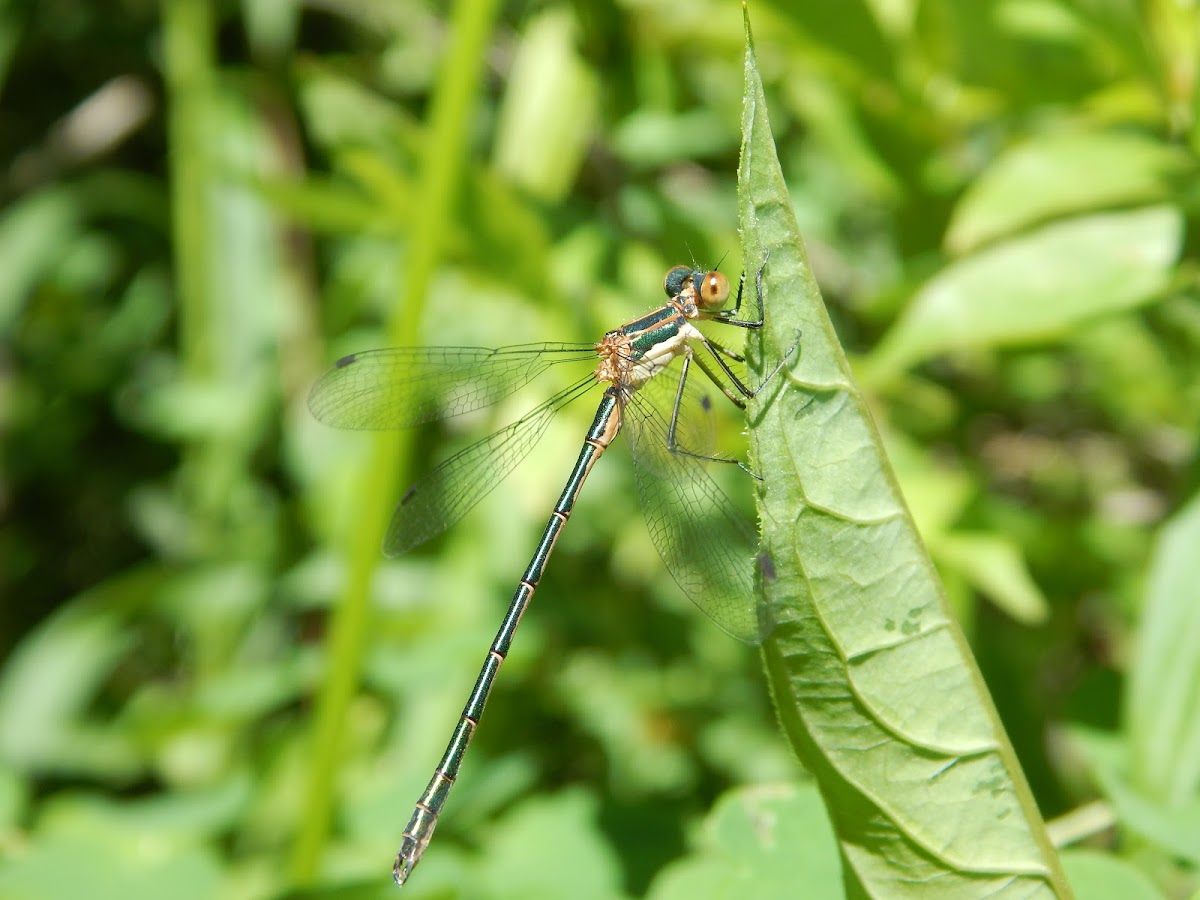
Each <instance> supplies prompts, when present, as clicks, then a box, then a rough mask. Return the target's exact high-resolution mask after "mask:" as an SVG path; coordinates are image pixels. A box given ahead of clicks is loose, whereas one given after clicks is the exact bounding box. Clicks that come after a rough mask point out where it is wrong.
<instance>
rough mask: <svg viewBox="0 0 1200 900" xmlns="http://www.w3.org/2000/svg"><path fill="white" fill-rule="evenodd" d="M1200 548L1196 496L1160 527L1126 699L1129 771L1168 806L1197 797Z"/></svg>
mask: <svg viewBox="0 0 1200 900" xmlns="http://www.w3.org/2000/svg"><path fill="white" fill-rule="evenodd" d="M1198 548H1200V495H1197V496H1194V497H1192V499H1191V500H1190V501H1189V502H1188V504H1187V505H1186V506H1184V507H1183V508H1182V509H1181V510H1180V511H1179V512H1178V513H1177V514H1176V515H1175V516H1174V517H1173V518H1172V519H1171V520H1170V521H1169V522H1168V523H1167V524H1166V525H1165V526H1164V527H1163V528H1162V530H1161V532H1160V533H1159V538H1158V543H1157V546H1156V548H1155V551H1154V556H1153V559H1152V560H1151V563H1150V572H1149V576H1148V583H1147V585H1146V597H1145V601H1144V603H1143V606H1142V611H1141V623H1140V627H1139V628H1138V631H1137V645H1136V651H1135V656H1134V665H1133V668H1132V671H1131V672H1130V673H1129V687H1128V691H1127V693H1126V698H1125V703H1124V707H1125V708H1124V716H1125V733H1126V735H1127V736H1128V740H1129V754H1130V768H1131V771H1130V778H1131V779H1132V781H1133V783H1134V784H1135V785H1137V787H1138V789H1139V790H1141V791H1142V792H1144V793H1145V794H1147V795H1148V796H1150V797H1154V798H1156V799H1157V800H1158V801H1160V802H1161V803H1163V804H1164V805H1167V806H1175V805H1177V804H1180V803H1186V802H1189V801H1190V802H1192V803H1197V802H1200V796H1198V795H1200V690H1198V686H1200V553H1198V552H1197V549H1198ZM1196 846H1197V847H1200V840H1198V841H1197V844H1196Z"/></svg>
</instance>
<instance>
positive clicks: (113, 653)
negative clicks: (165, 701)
mask: <svg viewBox="0 0 1200 900" xmlns="http://www.w3.org/2000/svg"><path fill="white" fill-rule="evenodd" d="M167 579H168V576H167V574H166V573H165V572H164V571H163V570H161V569H158V568H153V567H152V568H146V569H135V570H132V571H130V572H129V573H127V574H125V575H122V576H118V577H115V578H113V579H111V580H110V581H108V582H107V583H105V584H102V585H97V586H96V587H94V588H92V589H91V590H90V591H88V592H87V593H86V594H84V595H82V596H80V597H78V598H76V600H75V602H74V603H72V604H70V605H68V606H64V607H63V608H62V609H61V610H60V611H59V612H58V613H57V614H55V615H53V616H51V617H50V618H48V619H47V620H46V621H45V622H43V623H42V625H41V626H40V627H39V628H38V629H37V630H36V631H35V632H33V633H31V634H30V635H29V636H28V637H26V639H25V641H24V642H22V644H21V646H20V647H19V648H18V649H17V651H16V652H14V653H13V654H12V655H11V656H9V657H8V659H7V660H6V661H5V665H4V668H3V671H2V672H0V758H3V759H4V761H5V762H6V763H7V764H8V765H10V766H14V767H16V768H19V769H23V770H34V771H47V770H55V769H59V768H62V767H69V768H74V767H76V766H78V765H80V764H83V763H84V762H85V760H86V763H87V765H88V767H89V768H90V769H94V770H96V771H107V772H109V773H112V774H122V773H126V772H128V771H129V770H130V768H131V767H132V766H134V765H135V764H136V756H135V755H134V754H133V752H132V750H133V748H132V746H130V745H129V744H128V743H126V741H128V740H129V738H130V737H131V736H128V737H125V738H124V739H121V738H119V737H118V736H117V734H116V733H114V734H112V735H111V737H110V738H108V739H105V740H103V741H102V740H100V737H101V736H100V735H98V734H95V733H89V732H88V731H85V730H84V729H85V727H87V723H88V720H89V713H90V707H91V704H92V702H93V700H94V699H95V696H96V694H97V693H98V691H99V688H100V686H101V685H102V684H103V683H104V682H105V681H106V680H107V679H108V678H109V677H110V676H111V674H112V669H113V667H114V665H115V664H116V663H117V661H118V660H119V659H120V658H121V657H122V656H123V655H124V654H125V653H126V652H127V651H128V649H129V644H130V635H129V634H128V632H127V631H126V628H125V625H126V622H127V619H128V617H129V615H130V614H131V613H132V612H133V611H134V610H136V609H137V608H138V607H139V606H142V605H145V604H147V603H148V602H149V600H150V598H152V597H153V596H154V595H155V594H156V592H157V591H159V590H161V588H162V587H163V585H164V584H165V583H166V581H167ZM85 735H86V739H87V740H90V741H91V743H90V744H85V743H82V742H83V741H84V740H85Z"/></svg>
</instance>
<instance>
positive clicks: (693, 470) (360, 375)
mask: <svg viewBox="0 0 1200 900" xmlns="http://www.w3.org/2000/svg"><path fill="white" fill-rule="evenodd" d="M765 268H766V260H765V259H764V261H763V264H762V266H761V267H760V268H759V270H758V272H757V273H756V276H755V279H754V286H755V296H756V299H757V302H758V315H757V318H753V319H743V318H739V314H740V311H741V305H742V288H743V287H744V285H745V277H744V276H743V278H742V280H741V282H739V285H738V292H737V300H736V302H735V304H734V307H733V309H731V310H725V309H722V307H724V306H725V304H726V303H727V302H728V300H729V293H730V291H729V281H728V279H726V277H725V276H724V275H722V274H721V273H720V272H717V271H711V272H705V271H701V270H698V269H695V268H693V267H690V266H676V267H674V268H673V269H671V270H670V271H669V272H667V275H666V278H665V280H664V282H663V288H664V290H665V291H666V293H667V297H668V298H669V299H668V300H667V303H666V305H665V306H663V307H662V308H661V309H658V310H656V311H655V312H652V313H649V314H647V315H644V316H642V317H641V318H638V319H634V320H633V321H632V322H629V323H628V324H626V325H622V326H621V327H620V328H617V329H615V330H613V331H610V332H608V334H606V335H605V336H604V338H603V340H601V341H600V342H599V343H597V344H526V345H521V346H515V347H506V348H503V349H500V350H489V349H485V348H478V347H425V348H397V349H391V350H371V351H368V352H365V353H354V354H351V355H350V356H346V357H344V358H342V359H340V360H338V362H337V363H336V364H335V365H334V367H333V368H332V369H331V370H330V371H329V372H327V373H326V374H325V375H324V376H323V377H322V378H321V380H320V381H318V382H317V384H316V385H315V386H314V387H313V390H312V394H311V395H310V396H309V407H310V408H311V409H312V412H313V414H314V415H315V416H316V417H317V418H318V419H320V420H321V421H322V422H326V423H328V424H330V425H335V426H338V427H341V428H366V429H384V428H402V427H407V426H411V425H417V424H419V423H422V422H429V421H432V420H435V419H439V418H443V417H447V416H454V415H459V414H461V413H465V412H468V411H470V410H475V409H480V408H482V407H485V406H489V405H491V404H493V403H495V402H497V401H498V400H500V399H502V398H504V397H506V396H509V395H510V394H512V393H513V392H514V391H516V390H517V389H519V388H520V387H521V386H522V385H525V384H527V383H529V381H530V380H531V379H533V378H534V377H535V376H537V375H538V374H540V373H542V372H544V371H545V370H546V369H548V368H549V367H550V366H553V365H556V364H559V363H567V362H584V361H586V362H589V363H591V364H592V365H594V366H595V368H594V370H593V371H592V372H590V373H589V374H587V375H586V376H585V377H583V378H581V379H580V380H578V381H576V382H575V383H574V384H572V385H570V386H569V387H567V388H566V389H564V390H562V391H560V392H559V393H557V394H555V395H554V396H553V397H551V398H550V399H549V400H546V401H545V402H544V403H542V404H540V405H539V406H537V407H535V408H534V409H532V410H531V411H530V412H529V413H527V414H526V415H524V416H522V417H521V418H520V419H519V420H517V421H516V422H514V423H513V424H511V425H509V426H507V427H506V428H502V429H500V430H499V431H497V432H495V433H494V434H492V435H489V436H488V437H486V438H484V439H483V440H481V441H479V442H478V443H475V444H472V445H471V446H469V447H467V448H466V449H465V450H462V451H461V452H459V453H457V454H455V455H454V456H451V457H450V458H449V459H447V460H446V461H445V462H443V463H442V464H441V465H439V466H438V467H437V468H435V469H433V470H432V471H431V472H429V473H428V474H427V475H425V476H424V477H423V478H422V479H421V480H419V481H418V482H417V483H416V484H414V485H413V486H412V487H411V488H410V489H409V490H408V492H407V493H405V494H404V497H403V498H402V499H401V500H400V503H399V505H398V506H397V508H396V512H395V515H394V516H393V517H392V521H391V524H390V525H389V527H388V531H387V535H386V537H385V538H384V547H383V549H384V552H385V553H387V554H388V555H390V556H395V555H398V554H401V553H404V552H405V551H407V550H409V549H411V548H413V547H415V546H417V545H418V544H420V543H422V542H424V541H427V540H429V539H430V538H432V537H434V536H435V535H437V534H440V533H441V532H442V531H444V530H446V529H447V528H449V527H450V526H451V525H453V524H454V523H455V522H457V521H458V520H459V519H460V518H462V516H463V515H464V514H465V513H466V512H467V511H468V510H469V509H470V508H471V507H472V506H474V505H475V504H476V503H478V502H479V501H480V500H481V499H482V498H483V496H484V495H485V494H487V492H488V491H490V490H491V489H492V488H493V487H495V486H496V484H497V483H498V482H499V481H500V480H501V479H502V478H503V477H504V476H505V475H507V474H508V473H509V472H510V471H511V470H512V468H513V467H514V466H515V465H516V464H517V463H518V462H520V461H521V460H522V459H523V458H524V457H525V456H526V455H527V454H528V453H529V451H530V449H532V447H533V445H534V444H535V443H537V441H538V439H539V438H540V437H541V436H542V434H543V432H544V431H545V430H546V426H547V425H548V424H549V422H550V420H551V419H552V418H553V417H554V415H555V413H557V412H558V411H559V410H560V409H562V408H563V407H564V406H565V405H567V404H568V403H570V402H571V401H572V400H574V399H576V398H577V397H579V396H580V395H582V394H583V393H585V392H586V391H587V390H588V389H589V388H590V387H592V386H593V385H596V384H598V383H599V384H604V385H606V387H605V389H604V395H603V397H602V398H601V400H600V406H599V408H598V409H597V410H596V415H595V418H594V419H593V420H592V425H591V427H590V428H589V429H588V432H587V437H586V438H585V439H584V443H583V448H582V450H581V451H580V453H579V458H578V459H577V460H576V462H575V466H574V468H573V469H572V470H571V474H570V475H569V476H568V478H567V483H566V486H565V487H564V488H563V491H562V495H561V496H560V497H559V499H558V502H557V503H556V504H555V505H554V509H553V511H552V512H551V514H550V519H549V521H548V522H547V523H546V528H545V531H543V533H542V538H541V541H539V543H538V546H537V550H536V551H535V552H534V554H533V558H532V559H531V560H530V562H529V566H528V567H527V568H526V569H525V574H524V575H522V576H521V581H520V583H519V584H518V585H517V589H516V592H515V593H514V594H513V598H512V601H511V602H510V603H509V606H508V611H507V612H506V613H505V616H504V621H503V623H502V624H501V625H500V630H499V631H498V632H497V633H496V637H495V639H494V640H493V641H492V646H491V647H490V648H489V650H488V654H487V658H486V659H485V660H484V663H483V668H482V669H481V670H480V672H479V677H478V679H477V680H476V682H475V687H474V688H473V689H472V691H471V695H470V697H469V699H468V700H467V704H466V707H465V708H464V709H463V711H462V715H461V717H460V718H459V720H458V724H457V725H456V726H455V728H454V733H453V735H452V736H451V738H450V742H449V744H448V745H447V747H446V751H445V754H444V755H443V756H442V760H441V762H440V763H438V766H437V769H436V770H435V771H434V773H433V777H432V779H431V780H430V782H429V785H428V787H426V789H425V793H423V794H422V795H421V798H420V799H419V800H418V801H417V804H416V808H415V809H414V810H413V814H412V818H411V819H410V820H409V822H408V826H407V827H406V828H405V829H404V835H403V839H402V842H401V845H400V852H399V854H398V855H397V857H396V864H395V866H394V867H393V870H392V872H393V875H394V877H395V879H396V882H397V883H398V884H403V883H404V881H405V879H407V878H408V876H409V875H410V874H411V872H412V870H413V868H414V867H415V866H416V864H417V863H418V862H419V861H420V859H421V854H422V853H424V852H425V848H426V847H427V846H428V845H429V840H430V838H431V837H432V836H433V830H434V828H435V827H436V825H437V820H438V815H439V814H440V813H441V810H442V807H443V805H444V804H445V802H446V798H447V796H448V795H449V793H450V788H451V787H452V786H453V784H454V780H455V778H456V777H457V776H458V772H459V767H460V766H461V764H462V759H463V755H464V754H465V752H466V749H467V744H468V743H469V742H470V740H471V736H472V735H473V734H474V732H475V729H476V727H478V724H479V718H480V716H481V715H482V713H483V707H484V704H485V703H486V702H487V699H488V695H489V694H490V693H491V690H492V684H493V682H494V680H495V678H496V673H497V672H498V671H499V669H500V664H501V663H502V662H503V661H504V658H505V656H506V655H507V654H508V651H509V647H510V645H511V643H512V639H513V634H514V633H515V632H516V630H517V625H518V624H519V623H520V621H521V616H522V615H523V614H524V613H525V610H526V608H527V607H528V606H529V601H530V599H531V598H532V597H533V592H534V591H535V590H536V589H537V585H538V582H539V581H540V580H541V577H542V572H543V571H544V569H545V566H546V561H547V560H548V559H549V558H550V553H551V552H552V551H553V549H554V543H555V541H556V540H557V539H558V535H559V532H560V531H561V530H562V528H563V526H564V525H565V524H566V522H567V518H568V517H569V516H570V515H571V510H572V508H573V507H574V505H575V500H576V498H577V497H578V495H579V490H580V488H581V487H582V486H583V481H584V479H585V478H587V475H588V473H589V472H590V471H591V469H592V466H593V465H594V464H595V462H596V460H597V459H599V458H600V454H602V453H603V452H604V451H605V449H607V447H608V445H609V444H610V443H611V442H612V440H613V438H614V437H616V434H617V432H618V431H619V430H621V429H624V431H625V433H626V434H627V435H628V436H629V438H630V444H631V446H632V450H633V457H634V460H635V463H636V464H635V467H634V470H635V473H636V482H637V488H638V495H639V497H640V500H641V503H642V509H643V512H644V513H645V516H646V521H647V523H648V524H649V526H650V535H651V537H652V539H653V541H654V545H655V547H657V549H658V552H659V553H660V554H661V556H662V558H663V561H664V562H665V563H666V565H667V568H668V569H669V570H670V572H671V574H672V575H673V576H674V578H675V580H676V581H677V582H678V583H679V586H680V587H681V588H682V589H683V591H684V593H686V594H687V595H688V596H689V597H690V598H691V599H692V600H693V601H694V602H695V603H696V605H697V606H699V607H700V608H701V609H702V610H704V611H705V612H706V613H707V614H708V615H709V616H711V617H712V618H713V620H714V621H715V622H716V623H717V624H718V625H719V626H720V627H721V628H723V629H724V630H725V631H727V632H728V633H729V634H731V635H733V636H734V637H736V638H738V639H739V640H742V641H746V642H747V643H757V642H759V641H760V640H762V638H763V637H764V636H765V635H766V632H767V631H768V630H769V628H770V625H771V623H770V621H769V617H768V616H766V615H765V614H764V613H763V611H762V610H761V609H760V608H759V605H758V604H757V603H756V601H755V591H754V587H753V566H754V544H755V540H754V534H753V531H752V530H751V528H750V526H749V524H748V523H747V522H746V521H745V519H744V518H743V517H742V516H741V515H740V514H739V513H738V512H737V510H736V508H735V507H734V505H733V503H732V502H731V501H730V500H729V498H728V497H727V496H726V495H725V494H724V492H723V491H722V490H721V489H720V488H719V487H718V486H717V485H716V483H715V482H714V481H713V480H712V478H711V477H710V476H709V475H708V473H707V472H706V471H705V465H704V464H705V463H706V462H724V463H736V460H733V459H730V458H727V457H717V456H711V455H709V453H708V452H707V449H706V448H704V447H701V446H697V445H695V444H693V443H692V442H691V441H690V440H689V438H690V436H691V435H692V434H694V433H697V432H696V429H690V430H689V427H688V417H687V414H686V411H685V410H686V408H687V407H688V406H689V404H692V403H697V404H699V403H702V402H703V401H702V400H701V399H700V398H699V397H698V395H697V393H696V390H695V387H694V385H692V384H691V383H690V382H689V380H688V378H689V374H690V372H691V367H692V365H695V366H697V367H698V368H699V369H700V371H701V372H703V373H704V374H705V375H706V376H707V377H708V379H709V380H710V381H712V383H713V384H715V385H716V386H717V387H718V388H719V389H720V390H721V392H722V393H724V394H725V395H726V396H727V397H728V398H729V399H730V400H732V401H733V402H734V403H735V404H737V405H738V406H741V407H744V406H745V402H746V400H747V399H749V398H751V397H754V396H755V395H756V394H757V393H758V391H760V390H761V389H762V387H763V386H765V385H766V384H767V382H768V381H770V379H771V377H773V376H774V375H775V374H776V373H777V372H778V371H779V369H780V368H782V366H783V363H784V362H785V361H786V358H787V357H786V356H785V358H784V361H781V362H780V364H779V365H778V366H776V368H775V370H774V371H773V372H771V374H770V375H769V376H768V377H767V379H766V380H764V381H763V383H762V384H761V385H759V386H758V387H757V388H750V387H748V386H747V385H746V384H745V383H744V382H743V381H742V380H741V378H739V377H738V375H737V374H736V373H735V371H734V369H733V368H731V366H730V362H734V363H741V362H743V359H742V357H741V356H740V355H739V354H737V353H735V352H734V351H732V350H729V349H727V348H725V347H723V346H721V345H720V344H719V343H717V342H716V341H713V340H712V339H710V338H707V337H705V335H704V334H702V333H701V332H700V331H699V330H698V329H697V328H696V327H695V326H694V325H693V324H692V322H693V321H709V322H714V323H719V324H722V325H729V326H734V327H737V328H744V329H754V328H759V327H761V326H762V323H763V304H762V275H763V270H764V269H765ZM693 348H697V349H700V350H703V353H697V352H696V350H694V349H693ZM794 349H795V346H793V348H792V350H794ZM790 353H791V351H789V354H788V355H790ZM676 358H679V359H680V360H681V365H680V370H679V376H678V380H677V381H676V382H675V383H674V385H673V386H672V387H669V388H668V390H667V393H666V394H665V396H664V397H663V401H664V402H661V403H654V402H652V398H650V399H648V398H647V396H646V395H647V394H650V393H653V392H654V389H653V387H652V386H653V385H662V384H668V385H669V382H667V381H666V380H659V381H656V380H655V376H656V375H658V374H659V373H660V372H662V371H663V369H665V368H666V367H667V366H668V365H669V364H670V363H672V362H673V361H674V360H675V359H676ZM597 360H598V362H597ZM660 393H661V392H660ZM672 395H673V399H671V397H672ZM681 411H685V412H683V413H682V414H681ZM737 464H738V465H741V464H740V463H737ZM743 468H744V467H743Z"/></svg>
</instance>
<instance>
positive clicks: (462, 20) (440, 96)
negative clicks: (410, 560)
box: [291, 0, 497, 884]
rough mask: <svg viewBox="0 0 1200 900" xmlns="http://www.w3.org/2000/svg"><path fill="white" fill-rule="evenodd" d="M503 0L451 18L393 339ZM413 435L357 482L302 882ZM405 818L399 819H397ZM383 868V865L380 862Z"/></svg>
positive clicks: (297, 850) (423, 283) (308, 802)
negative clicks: (386, 531) (399, 476)
mask: <svg viewBox="0 0 1200 900" xmlns="http://www.w3.org/2000/svg"><path fill="white" fill-rule="evenodd" d="M496 5H497V4H496V0H461V2H459V3H458V4H457V6H456V7H455V11H454V17H453V20H452V21H451V25H450V34H451V35H452V44H451V46H450V48H449V52H448V53H447V54H446V56H445V58H444V60H443V63H442V70H441V74H440V76H439V79H438V84H437V87H436V90H435V94H434V97H433V105H432V108H431V111H430V122H429V130H428V133H427V135H426V138H425V149H426V152H425V159H424V167H423V170H422V173H421V181H420V184H419V187H418V199H417V202H416V204H415V207H414V208H416V209H419V210H420V211H421V215H420V218H419V220H414V222H413V225H414V228H413V230H412V232H411V233H410V234H409V235H408V242H407V246H406V253H405V265H404V277H403V278H402V279H401V280H400V282H399V284H398V285H397V288H398V294H399V296H398V297H397V302H396V304H395V306H394V307H393V308H394V309H395V314H394V315H393V316H392V318H391V320H390V321H389V322H388V323H387V325H388V327H387V333H388V339H389V341H390V342H391V343H393V344H413V343H416V342H417V340H416V339H417V334H416V323H417V322H419V321H420V320H421V312H422V307H423V305H424V302H425V296H426V294H427V292H428V288H429V283H430V280H431V279H432V277H433V273H434V271H435V269H436V268H437V264H438V261H439V259H440V257H441V253H442V249H443V247H444V245H445V239H446V236H447V234H448V233H449V230H450V225H451V216H452V214H453V211H454V209H455V204H456V199H457V189H458V186H459V185H460V184H461V183H462V170H463V162H464V149H465V147H466V144H467V136H468V131H469V127H468V126H469V121H470V114H471V110H472V109H473V107H474V105H475V101H476V97H477V95H478V91H479V86H480V82H481V70H482V68H483V60H484V58H485V55H486V53H485V51H486V48H487V42H488V39H489V37H490V35H491V31H492V23H493V21H494V18H495V14H496ZM406 448H407V442H406V441H404V440H403V438H402V436H400V435H398V434H396V433H384V434H380V435H378V436H377V437H376V439H375V446H374V449H373V452H372V454H371V460H370V464H369V465H368V466H366V467H365V469H364V471H363V475H362V478H361V479H360V481H359V484H358V490H357V491H356V494H357V500H358V502H357V506H356V509H357V510H358V517H357V519H356V526H355V528H354V530H353V531H352V533H351V534H349V535H348V536H347V539H348V542H347V544H346V553H345V556H346V573H347V576H346V587H345V591H344V593H343V595H342V597H341V599H340V600H339V602H338V604H337V606H336V607H335V609H334V611H333V618H332V621H331V623H330V640H329V662H328V668H327V671H326V677H325V680H324V681H323V682H322V684H321V689H320V692H319V693H318V695H317V703H316V712H315V715H314V726H313V744H312V753H311V755H310V757H309V769H308V784H307V791H306V797H305V803H304V809H303V814H302V818H301V822H300V830H299V832H298V833H297V835H296V842H295V845H294V846H293V853H292V860H291V875H292V879H293V881H294V882H295V883H297V884H306V883H309V882H311V881H312V879H313V877H314V875H315V874H316V872H317V868H318V865H319V862H320V858H321V855H322V851H323V849H324V847H325V844H326V841H327V838H328V833H329V821H330V817H331V812H332V808H333V789H334V781H335V776H336V774H337V767H338V765H337V764H338V759H339V756H340V751H341V741H340V738H341V734H342V731H343V723H344V721H345V718H346V712H347V709H348V708H349V705H350V702H351V700H352V699H353V697H354V694H355V691H356V690H357V689H358V680H359V674H360V665H361V660H362V658H363V655H364V652H365V648H366V645H367V635H368V633H369V626H370V600H371V598H370V581H371V575H372V573H373V572H374V570H375V566H376V565H377V563H378V561H379V553H380V551H379V547H380V544H381V542H382V538H383V532H384V527H385V525H386V524H387V519H388V516H389V515H390V513H391V511H392V508H393V505H394V502H395V496H396V487H397V478H396V475H397V473H398V472H399V471H400V470H401V469H402V468H404V467H405V466H404V457H405V456H406V453H407V450H406ZM399 824H400V823H398V827H399ZM383 868H384V869H386V866H384V867H383Z"/></svg>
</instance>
